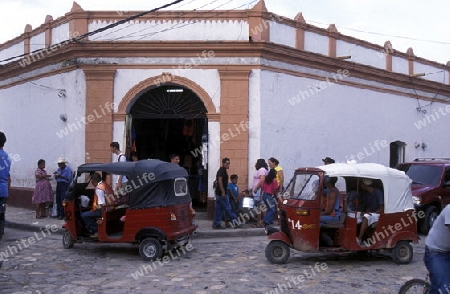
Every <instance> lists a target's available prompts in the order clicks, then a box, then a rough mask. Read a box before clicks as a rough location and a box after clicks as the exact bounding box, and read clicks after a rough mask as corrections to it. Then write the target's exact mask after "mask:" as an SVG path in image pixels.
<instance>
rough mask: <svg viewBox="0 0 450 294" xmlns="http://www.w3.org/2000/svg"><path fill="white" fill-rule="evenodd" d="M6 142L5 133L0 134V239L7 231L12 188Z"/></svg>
mask: <svg viewBox="0 0 450 294" xmlns="http://www.w3.org/2000/svg"><path fill="white" fill-rule="evenodd" d="M5 142H6V136H5V134H4V133H3V132H0V239H1V238H2V237H3V234H4V230H5V212H6V200H7V199H8V191H9V188H10V186H11V177H10V174H9V171H10V169H11V160H10V159H9V157H8V154H7V153H6V152H5V151H4V150H3V146H4V145H5Z"/></svg>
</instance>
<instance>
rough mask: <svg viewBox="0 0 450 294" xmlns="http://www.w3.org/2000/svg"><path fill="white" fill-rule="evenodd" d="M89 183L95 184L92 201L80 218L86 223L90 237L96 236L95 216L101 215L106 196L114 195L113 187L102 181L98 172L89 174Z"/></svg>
mask: <svg viewBox="0 0 450 294" xmlns="http://www.w3.org/2000/svg"><path fill="white" fill-rule="evenodd" d="M91 184H92V185H93V186H95V194H94V201H93V202H92V208H91V210H90V211H85V212H83V213H82V214H81V218H82V219H83V221H84V223H85V224H86V227H87V229H88V230H89V233H90V235H91V237H94V238H95V237H97V236H98V233H97V231H98V225H97V218H100V217H101V216H102V207H103V206H105V205H106V198H107V197H111V195H114V191H113V189H112V188H111V187H110V186H109V185H108V183H106V182H103V181H102V178H101V176H100V174H98V173H93V174H92V175H91Z"/></svg>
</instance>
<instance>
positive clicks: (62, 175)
mask: <svg viewBox="0 0 450 294" xmlns="http://www.w3.org/2000/svg"><path fill="white" fill-rule="evenodd" d="M56 163H57V164H58V170H57V171H55V172H54V173H53V175H54V176H55V179H56V210H57V215H56V217H57V218H58V219H59V220H62V219H64V207H63V206H62V203H63V200H64V198H65V197H66V192H67V189H69V185H70V181H71V180H72V170H71V169H70V167H68V166H67V165H66V163H69V162H68V161H67V160H66V159H65V158H63V157H60V158H58V161H57V162H56Z"/></svg>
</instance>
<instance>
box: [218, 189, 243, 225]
mask: <svg viewBox="0 0 450 294" xmlns="http://www.w3.org/2000/svg"><path fill="white" fill-rule="evenodd" d="M225 212H226V213H227V214H228V215H229V216H230V218H231V220H237V216H236V214H235V213H234V212H233V210H232V209H231V205H230V202H229V201H228V197H226V198H225V199H223V198H222V196H219V195H216V207H215V211H214V223H213V226H215V227H218V226H220V224H221V223H222V220H223V217H224V214H225Z"/></svg>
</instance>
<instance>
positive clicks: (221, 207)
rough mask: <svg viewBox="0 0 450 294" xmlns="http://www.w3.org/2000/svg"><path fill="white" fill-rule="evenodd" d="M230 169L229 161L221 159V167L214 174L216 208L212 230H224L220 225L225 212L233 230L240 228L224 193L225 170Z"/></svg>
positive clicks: (225, 182)
mask: <svg viewBox="0 0 450 294" xmlns="http://www.w3.org/2000/svg"><path fill="white" fill-rule="evenodd" d="M229 168H230V159H229V158H227V157H225V158H224V159H222V166H221V167H220V168H219V170H218V171H217V174H216V181H217V185H216V188H215V193H216V206H215V212H214V214H215V215H214V222H213V225H212V228H213V229H215V230H217V229H224V227H222V226H221V225H220V224H221V223H222V220H223V217H224V214H225V212H227V213H228V215H229V216H230V217H231V219H232V224H233V225H234V228H241V227H242V224H241V223H240V222H239V220H238V219H237V216H236V214H235V213H234V212H233V210H232V209H231V206H230V202H229V201H228V195H227V193H226V187H228V172H227V169H229Z"/></svg>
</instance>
